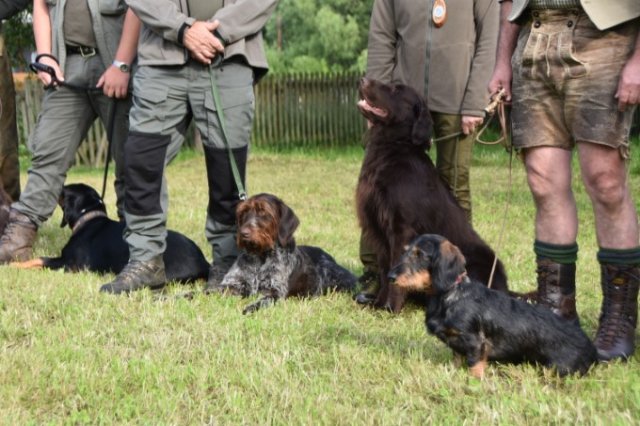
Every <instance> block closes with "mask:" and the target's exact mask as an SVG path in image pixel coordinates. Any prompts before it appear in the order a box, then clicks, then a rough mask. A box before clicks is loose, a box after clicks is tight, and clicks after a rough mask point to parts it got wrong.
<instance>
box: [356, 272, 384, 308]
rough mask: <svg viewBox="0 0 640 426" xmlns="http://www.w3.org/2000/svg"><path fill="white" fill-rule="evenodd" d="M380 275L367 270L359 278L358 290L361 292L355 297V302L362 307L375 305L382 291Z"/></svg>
mask: <svg viewBox="0 0 640 426" xmlns="http://www.w3.org/2000/svg"><path fill="white" fill-rule="evenodd" d="M378 275H379V274H378V273H377V272H375V271H372V270H370V269H366V270H365V271H364V273H363V274H362V275H361V276H360V277H359V278H358V284H357V285H358V288H360V289H361V290H360V292H359V293H357V294H356V295H355V296H353V300H355V301H356V303H358V304H360V305H373V303H374V302H375V301H376V297H377V296H378V291H379V290H380V277H379V276H378Z"/></svg>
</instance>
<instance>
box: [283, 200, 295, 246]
mask: <svg viewBox="0 0 640 426" xmlns="http://www.w3.org/2000/svg"><path fill="white" fill-rule="evenodd" d="M279 210H280V217H279V226H278V242H279V243H280V245H281V246H282V247H286V246H288V245H289V244H292V243H294V242H295V240H294V238H293V233H294V232H296V229H298V225H300V220H299V219H298V216H296V214H295V213H294V211H293V210H292V209H291V208H290V207H289V206H287V205H286V204H284V203H282V204H280V208H279Z"/></svg>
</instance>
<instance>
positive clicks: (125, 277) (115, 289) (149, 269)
mask: <svg viewBox="0 0 640 426" xmlns="http://www.w3.org/2000/svg"><path fill="white" fill-rule="evenodd" d="M166 282H167V277H166V276H165V273H164V261H163V260H162V256H158V257H156V258H154V259H151V260H148V261H144V262H143V261H139V260H132V261H129V263H127V264H126V265H125V267H124V269H123V270H122V271H120V273H119V274H118V276H116V278H115V279H114V280H113V281H111V282H110V283H107V284H105V285H103V286H102V287H100V292H102V293H112V294H121V293H131V292H132V291H137V290H142V289H143V288H150V289H157V288H161V287H163V286H164V285H165V283H166Z"/></svg>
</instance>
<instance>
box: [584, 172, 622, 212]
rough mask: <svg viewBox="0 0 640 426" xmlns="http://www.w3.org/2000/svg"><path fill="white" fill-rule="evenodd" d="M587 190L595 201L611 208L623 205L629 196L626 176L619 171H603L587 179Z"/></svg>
mask: <svg viewBox="0 0 640 426" xmlns="http://www.w3.org/2000/svg"><path fill="white" fill-rule="evenodd" d="M621 177H622V179H621ZM585 188H586V189H587V192H588V194H589V196H590V197H591V199H592V200H593V201H595V202H597V203H599V204H601V205H605V206H611V207H615V206H618V205H620V204H621V203H623V202H624V200H625V198H626V197H627V195H628V188H627V186H626V185H625V181H624V176H620V173H618V172H617V171H601V172H599V173H597V174H595V175H591V176H589V177H588V178H585Z"/></svg>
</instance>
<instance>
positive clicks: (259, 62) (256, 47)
mask: <svg viewBox="0 0 640 426" xmlns="http://www.w3.org/2000/svg"><path fill="white" fill-rule="evenodd" d="M277 3H278V1H277V0H224V3H223V7H222V9H220V10H218V11H217V12H216V13H215V15H214V16H212V17H211V19H209V21H213V20H216V19H217V20H218V21H220V26H219V27H218V29H217V31H218V33H219V34H220V36H221V37H222V39H223V41H224V42H225V44H226V46H225V52H224V57H225V58H230V57H232V56H236V55H240V56H242V57H244V58H245V59H246V61H247V63H248V64H249V65H250V66H251V67H253V69H254V71H255V76H256V80H257V79H258V78H260V77H261V76H262V75H264V74H266V72H267V70H268V65H267V58H266V55H265V52H264V43H263V40H262V28H263V27H264V26H265V24H266V23H267V20H268V19H269V17H270V16H271V14H272V13H273V11H274V10H275V8H276V5H277ZM128 4H129V6H130V7H131V8H132V9H133V10H134V11H135V13H136V15H138V17H139V18H140V20H141V21H142V22H143V23H144V25H143V28H142V31H141V33H140V39H139V42H138V64H139V65H182V64H185V63H186V62H187V60H188V59H189V52H188V51H187V49H186V48H185V47H184V46H182V44H180V41H179V39H178V38H179V33H180V30H181V28H182V27H183V25H185V24H186V25H193V23H194V22H195V19H194V18H192V17H189V15H188V7H187V0H128Z"/></svg>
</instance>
